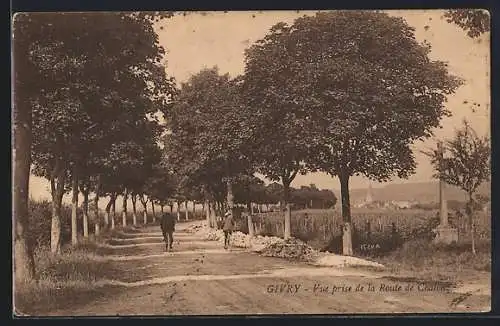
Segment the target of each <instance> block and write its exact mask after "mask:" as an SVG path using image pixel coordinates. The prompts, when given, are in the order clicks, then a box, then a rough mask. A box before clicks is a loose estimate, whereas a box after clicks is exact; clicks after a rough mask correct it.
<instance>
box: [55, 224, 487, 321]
mask: <svg viewBox="0 0 500 326" xmlns="http://www.w3.org/2000/svg"><path fill="white" fill-rule="evenodd" d="M195 223H196V222H195ZM188 225H189V224H180V225H178V230H177V231H176V233H175V234H174V239H175V242H174V251H173V252H171V253H165V252H164V243H163V242H162V238H161V233H160V230H159V227H148V228H143V229H140V232H129V233H123V234H122V235H121V236H120V237H119V238H114V239H111V240H110V241H109V245H108V248H107V251H108V252H109V255H107V256H104V257H102V259H106V260H110V261H111V266H112V268H111V270H110V271H109V275H110V278H111V279H110V280H108V281H103V282H102V283H101V284H98V285H100V288H99V289H97V290H96V293H95V294H94V295H93V296H92V297H86V298H83V297H82V298H81V300H80V302H77V303H72V304H70V305H68V306H67V307H64V308H62V309H59V310H57V311H51V312H48V313H47V314H48V315H51V316H62V315H65V316H74V315H87V316H88V315H92V316H103V315H107V316H109V315H112V316H113V315H120V316H124V315H186V314H194V315H206V314H210V315H214V314H215V315H220V314H222V315H224V314H287V313H292V314H339V313H340V314H342V313H397V312H405V313H416V312H428V313H429V312H465V311H469V312H470V311H481V310H483V311H484V310H489V304H490V298H489V297H488V296H486V295H467V294H466V295H461V294H458V293H453V292H451V291H450V290H449V289H444V288H443V285H442V284H437V285H436V284H425V285H424V284H419V283H414V282H407V281H406V282H403V281H401V280H395V279H391V278H390V277H389V275H387V274H384V273H380V272H373V271H368V270H362V269H353V268H351V269H349V268H342V269H339V268H321V267H313V266H310V265H306V264H304V263H296V262H288V261H285V260H282V259H279V258H268V257H261V256H259V255H257V254H254V253H249V252H245V251H243V250H241V249H236V248H233V249H231V250H224V249H223V248H222V245H221V244H220V243H219V242H216V241H205V240H204V239H203V237H202V236H200V235H196V234H193V233H188V232H186V230H185V228H186V227H187V226H188ZM411 286H413V288H411ZM361 287H362V288H361Z"/></svg>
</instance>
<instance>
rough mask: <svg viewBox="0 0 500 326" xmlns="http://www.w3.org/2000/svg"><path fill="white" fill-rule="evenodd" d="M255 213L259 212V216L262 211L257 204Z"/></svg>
mask: <svg viewBox="0 0 500 326" xmlns="http://www.w3.org/2000/svg"><path fill="white" fill-rule="evenodd" d="M257 211H258V212H259V214H260V213H262V209H261V208H260V205H259V204H257Z"/></svg>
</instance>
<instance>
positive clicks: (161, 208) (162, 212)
mask: <svg viewBox="0 0 500 326" xmlns="http://www.w3.org/2000/svg"><path fill="white" fill-rule="evenodd" d="M163 206H165V205H160V211H161V215H162V216H163V214H164V213H165V212H164V211H163Z"/></svg>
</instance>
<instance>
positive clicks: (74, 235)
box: [71, 167, 79, 246]
mask: <svg viewBox="0 0 500 326" xmlns="http://www.w3.org/2000/svg"><path fill="white" fill-rule="evenodd" d="M71 177H72V183H71V188H72V191H73V196H72V198H71V244H72V245H73V246H76V245H77V244H78V230H77V212H78V193H79V191H78V176H77V169H76V167H73V175H72V176H71Z"/></svg>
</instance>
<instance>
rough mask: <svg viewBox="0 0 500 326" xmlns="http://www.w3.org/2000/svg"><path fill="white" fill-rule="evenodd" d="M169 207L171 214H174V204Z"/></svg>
mask: <svg viewBox="0 0 500 326" xmlns="http://www.w3.org/2000/svg"><path fill="white" fill-rule="evenodd" d="M168 206H169V207H170V214H173V213H174V204H169V205H168Z"/></svg>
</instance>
